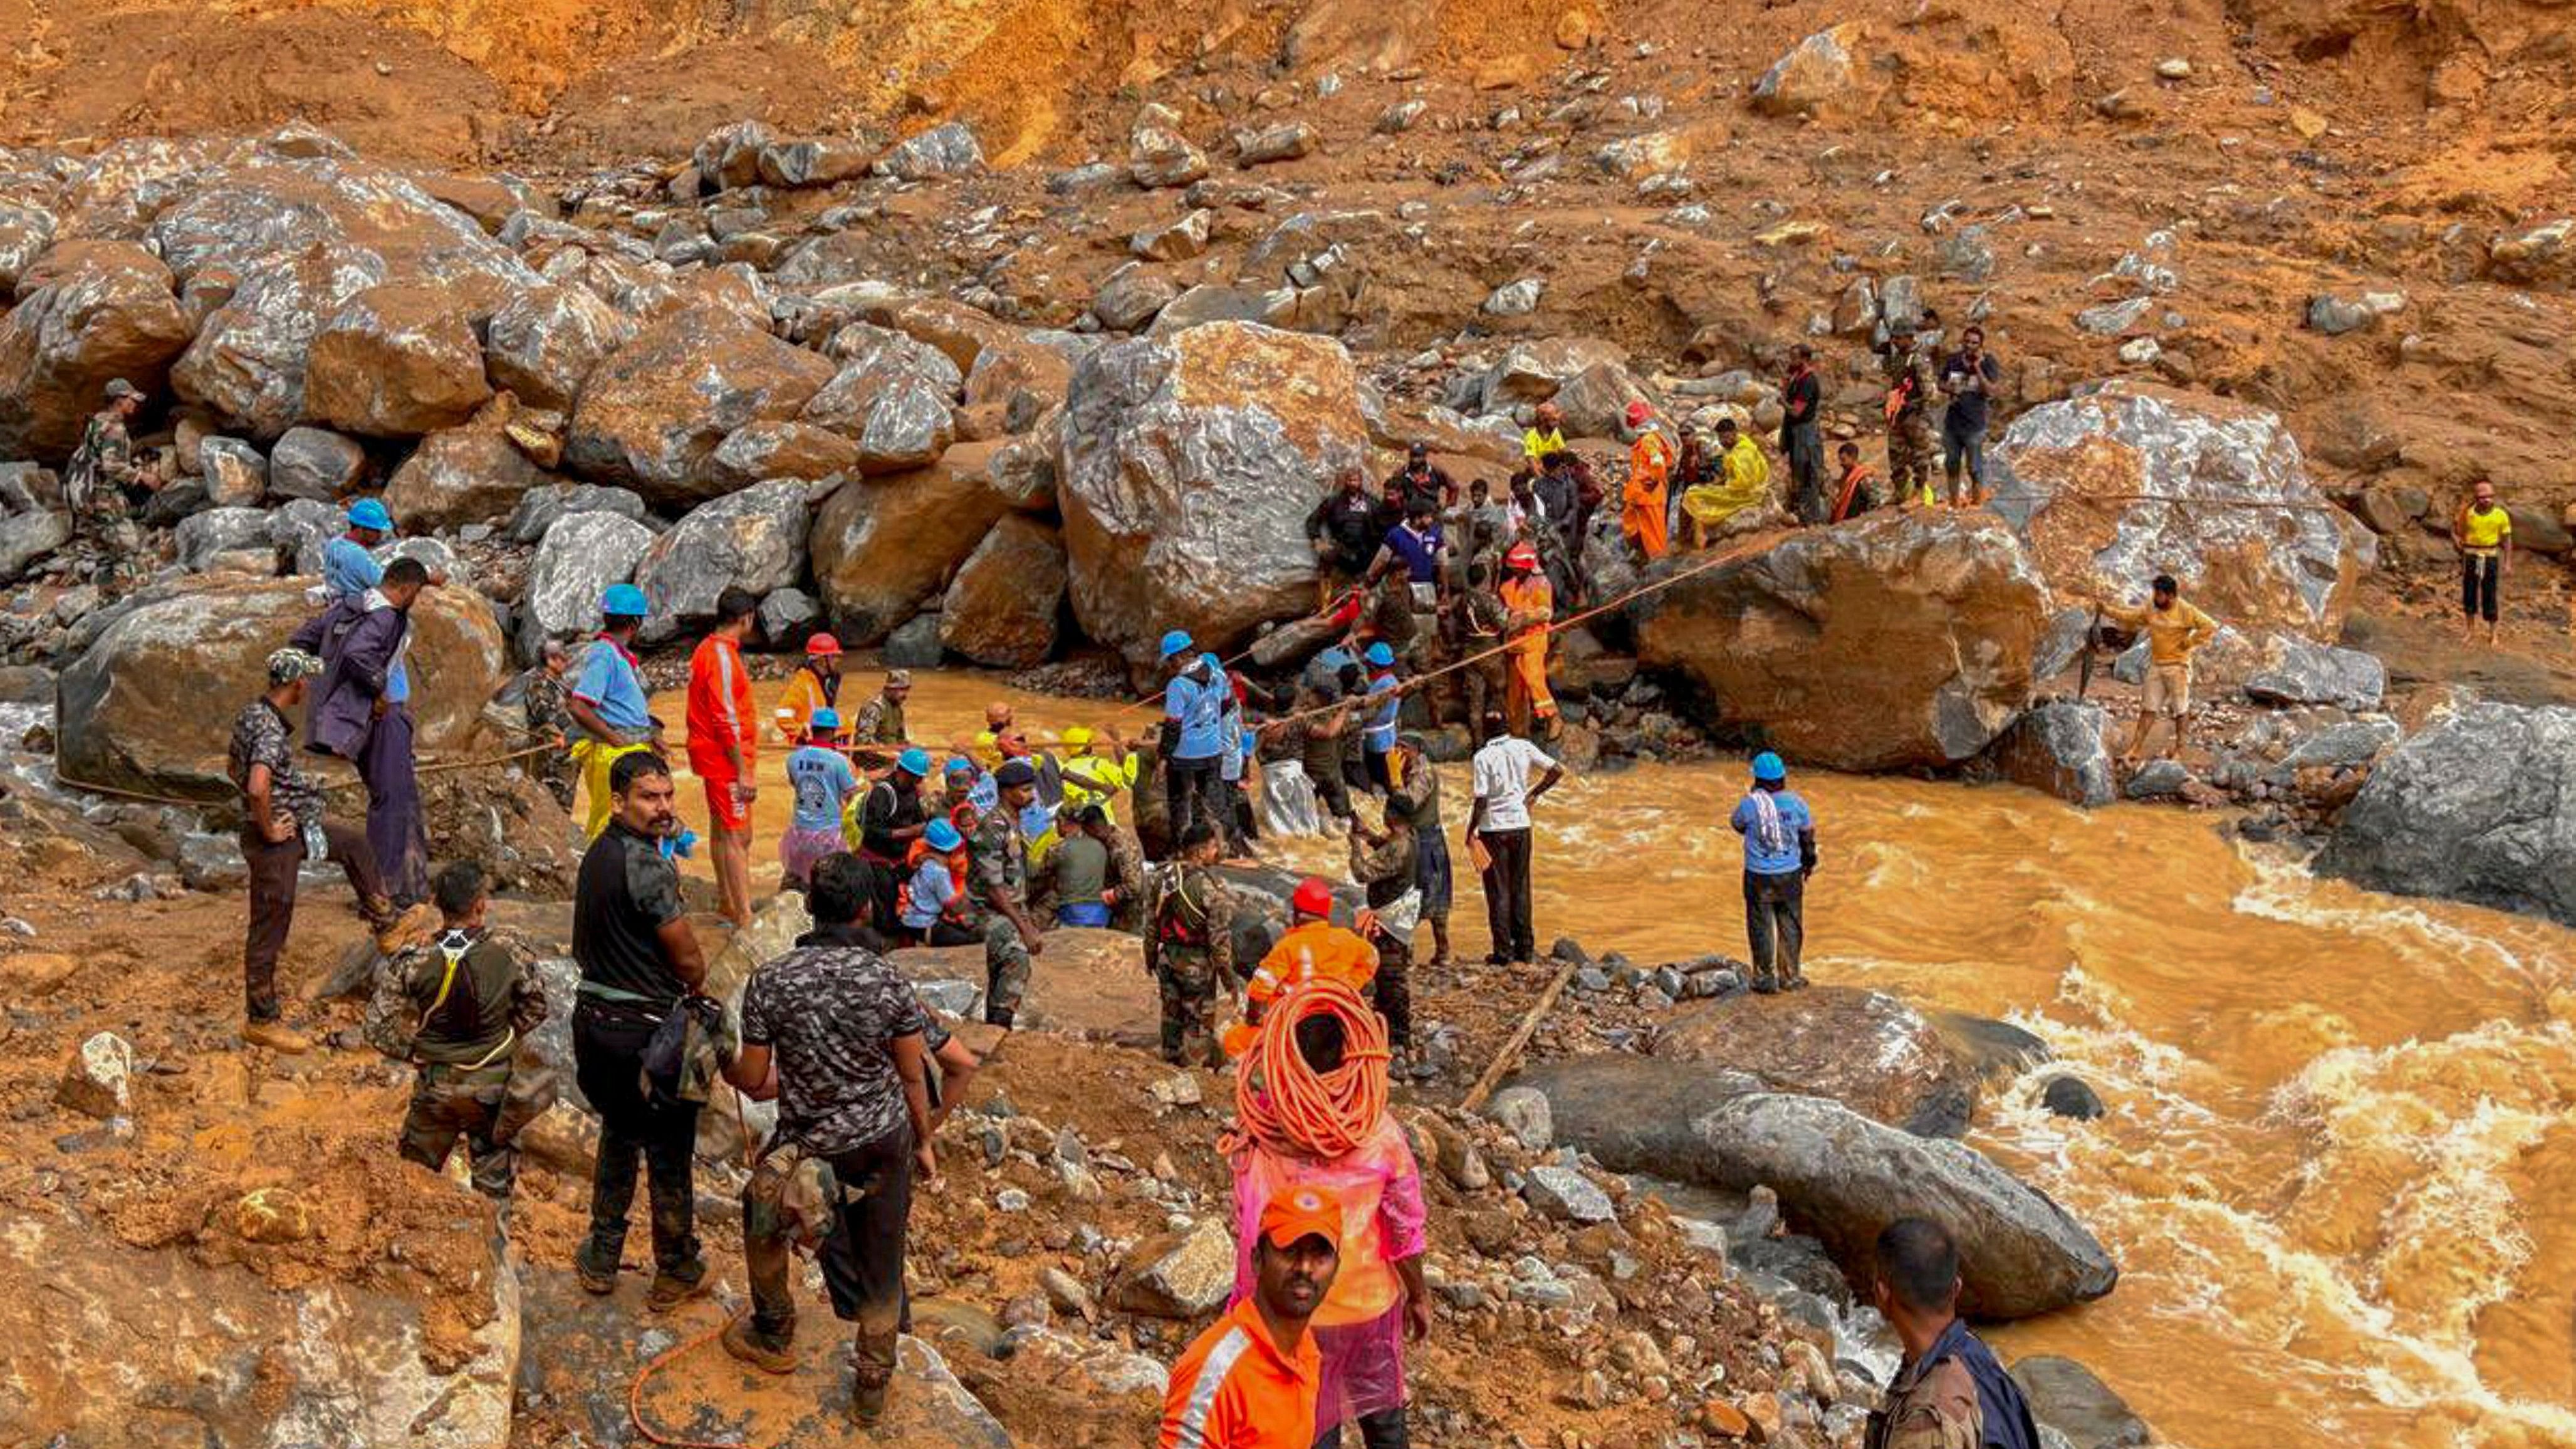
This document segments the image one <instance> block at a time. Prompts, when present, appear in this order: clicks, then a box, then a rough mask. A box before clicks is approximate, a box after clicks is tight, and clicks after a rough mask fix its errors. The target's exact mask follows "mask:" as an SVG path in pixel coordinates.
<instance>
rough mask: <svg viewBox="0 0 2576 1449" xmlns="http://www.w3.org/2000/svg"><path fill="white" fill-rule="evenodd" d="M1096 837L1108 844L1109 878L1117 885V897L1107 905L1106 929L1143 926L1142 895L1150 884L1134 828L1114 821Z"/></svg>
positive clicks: (1143, 895) (1133, 929) (1121, 929)
mask: <svg viewBox="0 0 2576 1449" xmlns="http://www.w3.org/2000/svg"><path fill="white" fill-rule="evenodd" d="M1100 840H1101V843H1102V844H1104V845H1106V846H1108V847H1109V878H1110V879H1111V880H1112V881H1114V882H1116V883H1117V886H1118V899H1117V900H1116V901H1115V902H1113V903H1112V904H1111V906H1110V909H1109V925H1110V929H1112V930H1118V931H1140V930H1143V929H1144V920H1145V895H1146V893H1147V891H1148V890H1149V889H1150V888H1151V885H1152V877H1151V876H1150V875H1149V874H1148V869H1147V867H1146V865H1145V847H1144V844H1143V843H1142V842H1140V841H1139V840H1137V838H1136V832H1135V831H1132V830H1129V829H1128V828H1126V827H1125V826H1123V825H1119V824H1117V823H1115V822H1112V823H1111V824H1110V825H1109V827H1108V828H1107V830H1106V831H1104V832H1102V833H1101V836H1100Z"/></svg>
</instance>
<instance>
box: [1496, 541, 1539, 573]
mask: <svg viewBox="0 0 2576 1449" xmlns="http://www.w3.org/2000/svg"><path fill="white" fill-rule="evenodd" d="M1503 562H1504V563H1507V564H1509V565H1511V566H1512V567H1513V568H1516V569H1521V570H1529V569H1534V568H1537V567H1538V549H1537V548H1536V547H1534V546H1532V545H1530V544H1526V543H1516V544H1513V545H1512V546H1511V550H1510V551H1509V552H1507V553H1505V554H1504V555H1503Z"/></svg>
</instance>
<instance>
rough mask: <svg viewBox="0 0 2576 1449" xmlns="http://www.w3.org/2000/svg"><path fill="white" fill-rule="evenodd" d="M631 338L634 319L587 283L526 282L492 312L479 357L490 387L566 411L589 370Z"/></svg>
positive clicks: (521, 398)
mask: <svg viewBox="0 0 2576 1449" xmlns="http://www.w3.org/2000/svg"><path fill="white" fill-rule="evenodd" d="M634 337H635V324H634V323H633V322H630V321H628V320H627V319H626V318H625V317H624V316H623V315H621V314H620V313H619V312H618V311H617V309H616V308H614V307H611V306H609V305H608V304H607V303H606V302H603V301H601V300H599V298H598V297H597V296H595V295H593V294H592V293H591V291H590V289H589V288H587V287H551V286H549V287H532V288H530V289H528V290H527V291H524V292H521V293H519V294H518V295H516V296H514V297H512V298H511V299H510V300H509V301H507V302H504V303H502V304H501V310H499V311H497V312H495V313H493V314H492V325H491V328H490V329H489V335H488V336H487V337H486V338H485V340H484V345H483V361H484V365H485V368H486V370H487V372H488V373H489V375H490V377H491V379H492V385H493V386H494V387H501V388H508V389H509V390H510V391H512V392H514V393H516V394H518V397H519V401H521V402H523V403H526V404H527V405H528V406H530V407H535V408H546V409H550V410H552V411H555V412H570V411H571V410H572V405H573V399H574V398H575V397H577V396H579V395H580V392H581V385H582V382H583V381H584V380H585V379H587V378H588V377H589V376H590V373H591V369H593V368H595V367H597V366H599V364H600V363H601V362H602V361H604V360H606V359H607V357H608V356H609V354H611V353H613V352H615V351H616V350H617V349H619V348H621V347H623V346H625V345H626V344H627V343H628V342H630V341H632V340H633V339H634Z"/></svg>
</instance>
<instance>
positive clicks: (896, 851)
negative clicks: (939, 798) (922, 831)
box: [859, 779, 929, 860]
mask: <svg viewBox="0 0 2576 1449" xmlns="http://www.w3.org/2000/svg"><path fill="white" fill-rule="evenodd" d="M928 818H929V816H928V815H927V814H926V813H925V812H924V811H923V808H922V804H921V788H920V787H919V786H915V787H913V788H912V789H909V790H906V789H904V788H903V787H902V786H900V785H897V784H896V783H895V782H894V781H892V780H890V779H889V780H880V781H878V782H877V783H876V785H875V787H874V788H872V789H870V790H869V791H868V799H867V803H866V804H865V805H862V806H860V807H859V848H860V849H861V850H864V851H866V852H867V853H868V854H870V855H873V856H877V857H880V858H881V859H885V860H901V859H903V854H904V852H905V851H906V850H908V849H910V848H911V847H910V843H909V842H906V841H901V840H897V839H895V838H894V832H895V831H898V830H908V829H910V828H912V827H913V826H915V825H919V824H920V823H921V822H922V821H924V820H926V819H928Z"/></svg>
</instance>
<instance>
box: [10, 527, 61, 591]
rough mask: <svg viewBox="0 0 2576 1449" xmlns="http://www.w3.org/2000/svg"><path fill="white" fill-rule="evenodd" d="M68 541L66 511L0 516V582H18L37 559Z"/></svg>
mask: <svg viewBox="0 0 2576 1449" xmlns="http://www.w3.org/2000/svg"><path fill="white" fill-rule="evenodd" d="M71 541H72V520H71V515H70V514H68V513H57V512H53V511H51V510H48V511H45V512H41V513H20V514H16V515H13V516H11V517H8V518H0V584H7V583H15V582H17V579H18V576H19V575H20V574H23V573H25V572H26V571H27V569H28V568H29V566H31V565H33V564H34V563H35V562H36V561H37V560H38V559H41V558H43V557H45V556H46V555H47V554H50V553H52V552H53V551H54V550H56V549H58V548H61V547H62V546H63V545H64V544H67V543H69V542H71Z"/></svg>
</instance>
